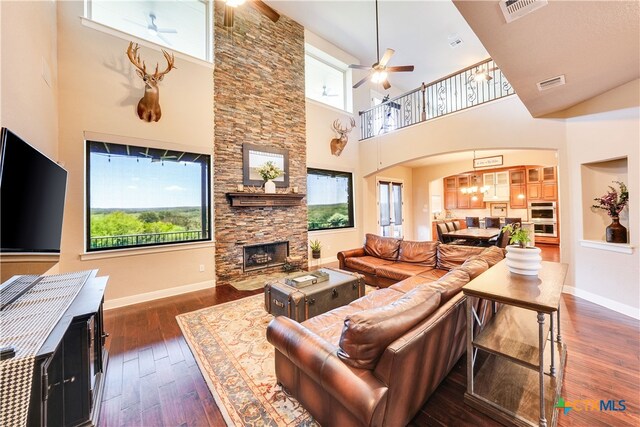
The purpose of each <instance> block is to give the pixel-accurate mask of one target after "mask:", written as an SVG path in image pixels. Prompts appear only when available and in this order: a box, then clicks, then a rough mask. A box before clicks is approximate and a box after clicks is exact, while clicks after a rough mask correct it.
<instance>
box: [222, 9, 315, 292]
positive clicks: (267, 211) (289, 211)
mask: <svg viewBox="0 0 640 427" xmlns="http://www.w3.org/2000/svg"><path fill="white" fill-rule="evenodd" d="M214 8H215V19H214V25H215V27H214V39H215V40H214V61H215V68H214V74H213V75H214V168H213V201H214V206H215V216H214V218H215V220H214V224H215V242H216V249H215V259H216V279H217V280H216V282H217V283H218V284H226V283H231V282H233V281H235V280H242V279H245V278H248V277H251V276H256V275H260V274H264V273H271V272H275V271H280V270H282V265H281V264H279V263H275V264H274V263H273V262H271V261H270V262H267V263H266V264H267V266H266V268H255V269H254V268H252V267H250V268H248V269H247V268H243V266H244V264H245V253H246V252H245V251H246V249H245V247H247V249H249V248H248V246H253V245H257V244H271V243H274V242H283V241H288V246H289V247H288V249H289V254H290V255H291V256H301V257H303V261H302V268H306V266H307V262H308V259H307V254H308V249H307V248H308V237H307V203H306V198H304V199H302V202H301V203H299V204H297V205H296V206H277V205H274V206H263V207H260V206H231V204H230V202H229V200H228V199H227V197H226V194H227V193H231V192H236V191H237V188H238V184H242V183H243V176H242V166H243V163H242V162H243V158H242V145H243V143H249V144H254V145H258V146H261V145H262V146H265V147H270V148H277V149H280V150H287V152H288V155H289V186H290V187H298V193H299V194H305V193H306V188H307V161H306V119H305V94H304V29H303V27H302V26H301V25H300V24H298V23H296V22H295V21H293V20H291V19H290V18H288V17H286V16H282V17H281V18H280V19H279V20H278V22H276V23H273V22H271V21H270V20H269V19H267V18H265V17H264V16H263V15H262V14H260V13H259V12H257V11H255V10H253V9H252V8H250V7H247V8H242V11H240V10H238V12H237V13H236V15H235V19H234V27H233V30H232V31H229V29H227V28H224V27H223V26H222V22H223V19H222V16H223V13H224V3H223V2H214ZM245 187H246V186H245ZM247 190H248V189H247V188H245V191H247ZM289 190H290V188H289V189H285V188H278V191H279V192H281V191H289ZM252 191H254V192H263V191H264V190H263V189H260V188H258V187H255V188H253V189H252ZM269 256H270V255H268V256H267V257H265V256H264V254H263V255H261V256H257V257H254V259H259V258H260V257H262V258H261V260H262V261H264V260H266V259H267V258H268V257H269ZM285 256H286V255H285ZM253 267H256V266H255V265H254V266H253Z"/></svg>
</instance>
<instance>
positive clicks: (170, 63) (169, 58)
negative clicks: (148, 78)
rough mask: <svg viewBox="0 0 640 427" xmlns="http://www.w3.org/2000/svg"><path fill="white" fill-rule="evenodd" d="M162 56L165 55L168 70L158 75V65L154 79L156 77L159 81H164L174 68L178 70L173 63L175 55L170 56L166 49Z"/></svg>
mask: <svg viewBox="0 0 640 427" xmlns="http://www.w3.org/2000/svg"><path fill="white" fill-rule="evenodd" d="M162 54H163V55H164V59H166V60H167V68H166V69H165V70H164V71H163V72H161V73H158V64H156V72H155V73H154V74H153V77H155V78H156V79H157V80H162V78H163V77H164V75H165V74H167V73H168V72H169V71H171V70H172V69H173V68H177V67H176V66H175V65H173V63H174V62H175V58H174V57H173V54H171V55H169V53H168V52H167V51H166V50H164V49H162Z"/></svg>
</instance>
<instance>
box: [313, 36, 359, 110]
mask: <svg viewBox="0 0 640 427" xmlns="http://www.w3.org/2000/svg"><path fill="white" fill-rule="evenodd" d="M304 58H305V61H304V65H305V95H306V97H307V98H310V99H313V100H314V101H318V102H322V103H323V104H327V105H330V106H332V107H335V108H339V109H341V110H345V111H350V110H351V108H350V100H349V99H348V98H349V97H348V96H347V87H349V86H350V85H351V78H350V76H351V73H350V72H348V70H349V68H348V67H347V64H344V63H342V62H341V61H339V60H337V59H335V58H333V57H331V56H330V55H328V54H326V53H324V52H322V51H321V50H319V49H317V48H314V47H313V46H310V45H308V44H307V45H305V56H304Z"/></svg>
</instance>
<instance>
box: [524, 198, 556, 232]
mask: <svg viewBox="0 0 640 427" xmlns="http://www.w3.org/2000/svg"><path fill="white" fill-rule="evenodd" d="M529 221H531V222H532V223H533V230H534V234H535V235H536V236H546V237H558V220H557V217H556V202H529Z"/></svg>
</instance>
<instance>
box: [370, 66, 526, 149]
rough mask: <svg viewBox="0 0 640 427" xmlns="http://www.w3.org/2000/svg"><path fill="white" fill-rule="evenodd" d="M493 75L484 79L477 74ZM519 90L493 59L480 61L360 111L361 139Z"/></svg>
mask: <svg viewBox="0 0 640 427" xmlns="http://www.w3.org/2000/svg"><path fill="white" fill-rule="evenodd" d="M483 71H485V72H486V75H487V76H488V77H490V79H487V80H481V79H478V78H476V76H477V75H478V76H479V75H481V74H483V73H482V72H483ZM514 93H515V91H514V90H513V88H512V87H511V85H510V84H509V82H508V81H507V79H506V77H505V76H504V74H502V71H501V70H500V69H499V68H498V67H497V65H496V63H495V62H494V61H493V60H492V59H486V60H484V61H482V62H478V63H477V64H474V65H472V66H470V67H467V68H465V69H464V70H461V71H458V72H456V73H454V74H450V75H448V76H446V77H443V78H441V79H439V80H436V81H434V82H432V83H429V84H424V83H423V84H422V85H421V86H420V87H418V88H416V89H414V90H412V91H411V92H407V93H405V94H403V95H400V96H397V97H395V98H392V99H389V100H386V101H385V102H383V103H381V104H379V105H376V106H375V107H373V108H370V109H369V110H365V111H360V140H363V139H367V138H371V137H374V136H376V135H381V134H385V133H388V132H391V131H394V130H396V129H401V128H404V127H407V126H411V125H414V124H416V123H421V122H424V121H426V120H431V119H435V118H436V117H441V116H444V115H446V114H451V113H454V112H456V111H461V110H464V109H467V108H470V107H475V106H476V105H480V104H484V103H485V102H489V101H494V100H496V99H500V98H503V97H505V96H509V95H513V94H514Z"/></svg>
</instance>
